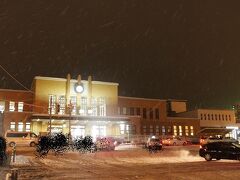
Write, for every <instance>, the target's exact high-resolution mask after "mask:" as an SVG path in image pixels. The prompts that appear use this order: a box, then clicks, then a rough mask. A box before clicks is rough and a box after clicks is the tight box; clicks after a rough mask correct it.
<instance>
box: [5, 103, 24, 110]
mask: <svg viewBox="0 0 240 180" xmlns="http://www.w3.org/2000/svg"><path fill="white" fill-rule="evenodd" d="M23 106H24V104H23V102H14V101H10V102H9V111H11V112H13V111H16V107H17V111H18V112H23ZM2 108H3V109H2V110H1V111H2V112H3V111H4V107H2Z"/></svg>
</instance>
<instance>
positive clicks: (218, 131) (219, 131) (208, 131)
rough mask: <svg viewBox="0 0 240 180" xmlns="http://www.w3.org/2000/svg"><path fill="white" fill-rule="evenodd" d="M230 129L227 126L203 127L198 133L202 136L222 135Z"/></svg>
mask: <svg viewBox="0 0 240 180" xmlns="http://www.w3.org/2000/svg"><path fill="white" fill-rule="evenodd" d="M231 131H232V129H227V128H203V129H201V130H200V131H199V132H198V134H199V135H203V136H214V135H222V136H224V135H225V134H228V133H230V132H231Z"/></svg>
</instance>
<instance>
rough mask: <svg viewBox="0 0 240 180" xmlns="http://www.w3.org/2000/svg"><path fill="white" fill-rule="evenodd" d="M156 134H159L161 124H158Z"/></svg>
mask: <svg viewBox="0 0 240 180" xmlns="http://www.w3.org/2000/svg"><path fill="white" fill-rule="evenodd" d="M156 134H157V135H159V126H156Z"/></svg>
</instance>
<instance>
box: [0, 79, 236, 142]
mask: <svg viewBox="0 0 240 180" xmlns="http://www.w3.org/2000/svg"><path fill="white" fill-rule="evenodd" d="M118 86H119V85H118V83H111V82H101V81H93V80H92V78H91V76H89V77H88V79H87V80H82V79H81V76H80V75H79V76H78V77H77V79H72V78H71V77H70V75H69V74H68V75H67V77H66V78H53V77H42V76H36V77H35V78H34V80H33V83H32V87H31V91H21V90H5V89H1V90H0V132H1V134H2V135H4V133H5V132H6V131H9V130H12V131H32V132H34V133H36V134H44V133H49V132H50V133H55V132H63V133H64V134H71V135H72V136H74V137H77V136H85V135H91V136H93V137H94V138H96V137H99V136H114V137H124V138H128V139H130V138H132V137H134V136H149V135H157V136H162V137H164V136H184V137H195V136H199V134H200V133H201V131H202V129H204V128H207V127H226V126H233V125H234V124H235V123H236V119H235V117H234V112H232V111H228V110H209V109H198V110H195V111H187V101H186V100H174V99H168V100H161V99H147V98H136V97H123V96H118Z"/></svg>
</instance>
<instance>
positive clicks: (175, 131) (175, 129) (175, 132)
mask: <svg viewBox="0 0 240 180" xmlns="http://www.w3.org/2000/svg"><path fill="white" fill-rule="evenodd" d="M173 135H174V136H177V135H178V134H177V126H173Z"/></svg>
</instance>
